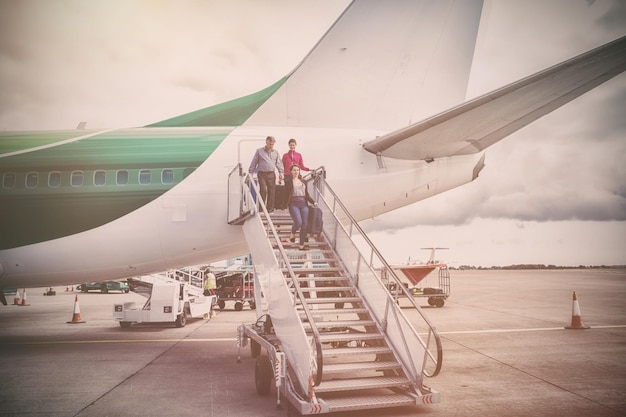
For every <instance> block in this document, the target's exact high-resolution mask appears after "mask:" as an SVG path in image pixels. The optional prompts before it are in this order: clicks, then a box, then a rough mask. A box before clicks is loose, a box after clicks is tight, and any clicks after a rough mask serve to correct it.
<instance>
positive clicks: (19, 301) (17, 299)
mask: <svg viewBox="0 0 626 417" xmlns="http://www.w3.org/2000/svg"><path fill="white" fill-rule="evenodd" d="M13 304H14V305H16V306H19V305H20V304H22V297H20V290H19V289H17V290H15V297H13Z"/></svg>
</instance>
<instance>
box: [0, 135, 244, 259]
mask: <svg viewBox="0 0 626 417" xmlns="http://www.w3.org/2000/svg"><path fill="white" fill-rule="evenodd" d="M232 129H233V128H182V129H180V128H178V129H167V128H164V129H160V128H138V129H127V130H117V131H110V132H107V133H103V134H100V135H96V136H92V137H89V138H85V139H81V140H78V141H76V142H71V143H66V144H61V145H59V146H53V147H49V148H45V149H40V150H36V151H33V152H26V153H21V154H18V155H14V156H9V157H4V158H0V181H3V182H2V183H0V230H2V233H0V249H7V248H12V247H17V246H23V245H27V244H32V243H37V242H42V241H45V240H50V239H55V238H58V237H63V236H67V235H70V234H74V233H79V232H82V231H85V230H89V229H92V228H94V227H98V226H100V225H103V224H105V223H107V222H110V221H112V220H115V219H117V218H119V217H121V216H123V215H125V214H127V213H129V212H131V211H133V210H136V209H137V208H139V207H141V206H143V205H145V204H147V203H148V202H150V201H152V200H154V199H155V198H157V197H159V196H160V195H162V194H163V193H165V192H166V191H167V190H169V189H171V188H172V187H174V186H175V185H176V184H177V183H179V182H180V181H182V180H183V179H184V177H186V176H187V175H189V174H190V173H191V172H193V171H194V170H195V169H196V168H197V167H198V166H199V165H200V164H201V163H202V162H204V161H205V160H206V159H207V158H208V157H209V156H210V155H211V154H212V153H213V151H214V150H215V149H216V148H217V147H218V146H219V144H220V143H221V142H222V141H223V140H224V139H225V138H226V137H227V136H228V134H229V133H230V132H231V131H232ZM64 139H67V138H64ZM59 140H62V139H57V141H59ZM0 143H1V139H0ZM35 146H41V141H39V143H38V144H36V145H35ZM14 148H15V147H14ZM0 149H3V148H0ZM22 149H23V148H22ZM120 170H121V171H126V173H127V175H126V176H127V177H128V183H127V184H124V185H118V184H117V183H116V182H117V176H116V174H117V172H118V171H120ZM164 170H165V171H167V172H166V173H167V178H168V180H166V183H163V178H164V177H163V176H162V175H165V174H164V173H163V171H164ZM75 171H78V172H80V173H81V175H80V176H81V177H82V184H81V185H80V186H76V184H72V172H75ZM96 172H98V173H99V174H102V175H101V176H102V177H105V178H106V182H105V183H104V184H101V185H100V184H95V183H96V182H98V180H97V178H96V177H97V175H96ZM140 172H143V173H144V174H148V173H149V174H148V175H146V177H148V178H150V182H149V183H145V184H141V183H140V180H139V174H140ZM50 173H53V174H52V175H54V176H57V177H58V178H59V179H60V181H59V185H58V187H57V186H52V187H51V186H50V185H49V177H50V175H51V174H50ZM170 175H171V181H170V180H169V178H170ZM7 176H9V177H10V178H12V179H13V183H14V185H12V186H11V181H8V180H6V181H5V178H8V177H7ZM33 176H35V177H37V182H36V185H35V186H33V181H31V182H30V184H29V179H28V177H30V180H33ZM27 185H28V186H27ZM55 185H56V184H55Z"/></svg>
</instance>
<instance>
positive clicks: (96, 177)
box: [93, 171, 107, 186]
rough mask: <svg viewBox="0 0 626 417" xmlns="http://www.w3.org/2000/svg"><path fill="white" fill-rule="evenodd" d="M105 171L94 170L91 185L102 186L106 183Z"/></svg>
mask: <svg viewBox="0 0 626 417" xmlns="http://www.w3.org/2000/svg"><path fill="white" fill-rule="evenodd" d="M106 178H107V173H106V171H96V172H94V173H93V185H98V186H102V185H104V184H106Z"/></svg>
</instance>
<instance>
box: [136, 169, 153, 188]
mask: <svg viewBox="0 0 626 417" xmlns="http://www.w3.org/2000/svg"><path fill="white" fill-rule="evenodd" d="M151 181H152V174H151V172H150V170H149V169H142V170H141V171H139V184H150V182H151Z"/></svg>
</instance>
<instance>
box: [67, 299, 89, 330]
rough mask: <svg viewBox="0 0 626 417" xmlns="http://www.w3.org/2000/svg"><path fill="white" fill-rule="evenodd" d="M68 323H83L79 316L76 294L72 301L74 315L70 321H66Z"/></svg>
mask: <svg viewBox="0 0 626 417" xmlns="http://www.w3.org/2000/svg"><path fill="white" fill-rule="evenodd" d="M68 323H70V324H76V323H85V321H84V320H81V318H80V306H79V305H78V295H76V300H75V301H74V315H73V316H72V321H68Z"/></svg>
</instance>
